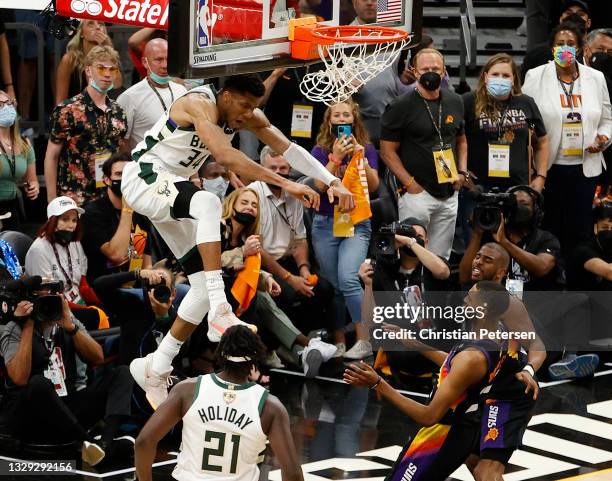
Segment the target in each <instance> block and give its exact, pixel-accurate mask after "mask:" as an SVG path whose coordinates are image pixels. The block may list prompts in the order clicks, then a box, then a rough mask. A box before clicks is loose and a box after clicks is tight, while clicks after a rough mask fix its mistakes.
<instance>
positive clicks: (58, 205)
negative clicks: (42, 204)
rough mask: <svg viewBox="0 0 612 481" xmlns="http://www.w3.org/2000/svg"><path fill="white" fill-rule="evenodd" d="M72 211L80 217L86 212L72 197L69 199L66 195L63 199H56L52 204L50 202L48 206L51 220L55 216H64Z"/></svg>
mask: <svg viewBox="0 0 612 481" xmlns="http://www.w3.org/2000/svg"><path fill="white" fill-rule="evenodd" d="M72 209H74V210H76V211H77V212H78V213H79V215H81V214H82V213H83V212H85V211H84V210H83V209H81V208H80V207H79V206H78V205H77V203H76V202H75V201H74V200H72V199H71V198H70V197H67V196H65V195H63V196H61V197H56V198H55V199H53V200H52V201H51V202H49V205H48V206H47V219H50V218H51V216H53V215H62V214H63V213H64V212H68V211H69V210H72Z"/></svg>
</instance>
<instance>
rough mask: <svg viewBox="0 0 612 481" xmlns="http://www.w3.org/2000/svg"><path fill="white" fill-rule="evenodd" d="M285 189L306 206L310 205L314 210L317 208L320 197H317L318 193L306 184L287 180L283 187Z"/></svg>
mask: <svg viewBox="0 0 612 481" xmlns="http://www.w3.org/2000/svg"><path fill="white" fill-rule="evenodd" d="M285 190H286V191H287V192H289V193H290V194H291V195H292V196H293V197H296V198H298V199H299V200H300V201H301V202H302V204H304V205H305V206H306V207H312V208H313V209H315V210H319V204H320V203H321V198H320V197H319V194H317V193H316V192H315V191H314V190H312V189H311V188H310V187H308V186H307V185H304V184H298V183H297V182H289V185H288V186H287V187H285Z"/></svg>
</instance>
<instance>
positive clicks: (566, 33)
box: [523, 23, 612, 276]
mask: <svg viewBox="0 0 612 481" xmlns="http://www.w3.org/2000/svg"><path fill="white" fill-rule="evenodd" d="M583 46H584V45H583V38H582V37H581V36H580V33H579V32H578V30H577V29H576V28H575V27H574V26H573V24H569V23H563V24H561V25H558V26H557V27H556V28H555V29H554V30H553V33H552V35H551V43H550V48H551V51H552V52H553V56H554V59H555V60H554V62H549V63H548V64H546V65H542V66H540V67H537V68H535V69H532V70H530V71H529V72H527V78H526V80H525V84H524V85H523V92H524V93H525V94H527V95H529V96H531V97H533V99H534V100H535V102H536V104H537V106H538V108H539V109H540V113H541V114H542V118H543V120H544V126H545V128H546V132H547V133H548V138H549V142H550V148H549V156H548V168H549V170H548V174H547V180H546V190H545V191H544V200H545V210H546V214H545V216H544V221H543V224H542V225H543V228H544V229H545V230H548V231H550V232H551V233H552V234H554V235H555V236H556V237H557V238H558V239H559V241H560V242H561V248H562V253H563V257H564V258H566V259H570V258H571V256H572V254H573V251H574V248H575V247H576V244H577V243H578V242H580V241H582V240H585V239H586V238H588V236H589V234H590V233H591V232H592V226H593V222H592V216H591V206H592V203H593V197H594V195H595V188H596V183H597V178H598V176H599V175H600V174H601V172H602V164H603V155H602V151H603V150H604V149H605V148H606V147H607V146H608V140H609V139H610V138H611V137H612V110H611V107H610V97H609V95H608V89H607V87H606V82H605V79H604V76H603V74H602V73H601V72H599V71H597V70H595V69H592V68H591V67H587V66H586V65H582V64H581V63H579V62H577V52H579V51H582V49H583ZM559 119H561V120H562V122H561V123H560V122H559ZM568 275H570V276H571V275H572V273H571V271H570V272H568Z"/></svg>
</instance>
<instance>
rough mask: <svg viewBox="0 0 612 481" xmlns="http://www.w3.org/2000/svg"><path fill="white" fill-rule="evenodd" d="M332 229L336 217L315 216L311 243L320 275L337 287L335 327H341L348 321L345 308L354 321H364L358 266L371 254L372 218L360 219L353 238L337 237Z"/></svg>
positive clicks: (335, 288)
mask: <svg viewBox="0 0 612 481" xmlns="http://www.w3.org/2000/svg"><path fill="white" fill-rule="evenodd" d="M333 229H334V217H333V216H326V215H318V214H317V215H315V217H314V220H313V222H312V245H313V247H314V250H315V254H316V256H317V260H318V261H319V271H320V272H321V275H322V276H323V277H324V278H325V279H327V280H328V281H329V282H330V283H331V284H332V285H333V286H334V290H335V296H334V310H335V318H336V328H338V329H341V328H343V327H344V325H345V324H346V315H345V312H346V309H348V311H349V314H350V315H351V319H352V320H353V322H360V321H361V302H362V300H363V289H362V288H361V283H360V282H359V267H360V266H361V264H362V263H363V261H364V260H365V258H366V256H367V255H368V245H369V244H370V237H371V236H372V226H371V224H370V221H369V220H364V221H363V222H360V223H359V224H357V225H356V226H355V235H354V236H353V237H334V233H333Z"/></svg>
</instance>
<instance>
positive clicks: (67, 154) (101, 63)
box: [45, 46, 127, 205]
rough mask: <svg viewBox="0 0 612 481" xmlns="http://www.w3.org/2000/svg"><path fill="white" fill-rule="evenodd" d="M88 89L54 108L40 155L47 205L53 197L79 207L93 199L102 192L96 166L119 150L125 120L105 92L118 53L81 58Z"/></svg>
mask: <svg viewBox="0 0 612 481" xmlns="http://www.w3.org/2000/svg"><path fill="white" fill-rule="evenodd" d="M84 64H85V74H86V75H87V79H88V82H89V85H88V86H87V87H86V88H85V89H84V90H83V92H81V93H80V94H78V95H76V96H74V97H72V98H70V99H68V100H66V101H64V102H62V103H61V104H60V105H58V106H57V107H55V109H54V111H53V114H52V115H51V133H50V135H49V142H48V143H47V153H46V155H45V182H46V186H47V200H48V201H51V200H53V199H54V198H55V197H57V196H58V195H67V196H69V197H72V198H74V200H76V202H77V203H78V204H79V205H82V204H83V203H85V202H87V201H90V200H95V199H97V198H98V197H99V196H100V192H99V190H98V189H99V188H101V187H103V186H104V185H103V182H102V169H101V167H102V164H103V163H104V161H105V160H106V159H108V158H109V157H110V156H111V155H112V154H113V153H114V152H116V151H118V150H119V149H120V147H121V146H122V145H123V142H124V140H123V138H124V137H125V132H126V130H127V120H126V117H125V113H124V112H123V109H122V108H121V107H120V106H119V104H118V103H117V102H115V101H114V100H111V99H110V98H109V97H108V96H107V93H108V92H109V91H110V89H112V86H113V79H114V78H115V77H116V76H117V74H118V72H119V54H118V53H117V52H116V51H115V50H113V49H112V48H111V47H107V46H104V47H100V46H98V47H94V48H92V49H91V50H90V51H89V53H88V54H87V57H86V58H85V62H84Z"/></svg>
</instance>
